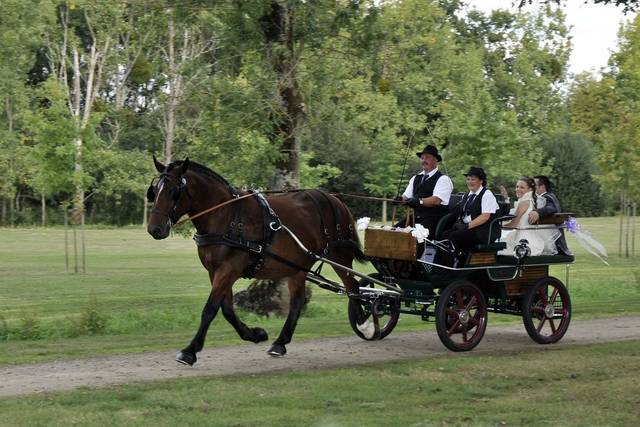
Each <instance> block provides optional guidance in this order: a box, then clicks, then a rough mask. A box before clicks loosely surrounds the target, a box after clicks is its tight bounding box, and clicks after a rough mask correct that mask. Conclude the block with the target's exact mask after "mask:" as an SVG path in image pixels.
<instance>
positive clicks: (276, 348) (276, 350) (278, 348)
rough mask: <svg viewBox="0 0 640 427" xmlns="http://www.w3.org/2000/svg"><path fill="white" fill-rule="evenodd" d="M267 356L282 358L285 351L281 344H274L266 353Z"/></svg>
mask: <svg viewBox="0 0 640 427" xmlns="http://www.w3.org/2000/svg"><path fill="white" fill-rule="evenodd" d="M267 354H269V356H273V357H282V356H284V355H285V354H287V349H286V348H285V347H284V346H283V345H282V344H274V345H272V346H271V348H270V349H269V351H267Z"/></svg>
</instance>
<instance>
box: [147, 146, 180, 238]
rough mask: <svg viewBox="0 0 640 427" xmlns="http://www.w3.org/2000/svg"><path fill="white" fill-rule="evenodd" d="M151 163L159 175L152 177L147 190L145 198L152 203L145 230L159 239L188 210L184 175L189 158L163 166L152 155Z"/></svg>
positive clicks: (165, 235)
mask: <svg viewBox="0 0 640 427" xmlns="http://www.w3.org/2000/svg"><path fill="white" fill-rule="evenodd" d="M153 163H154V164H155V167H156V169H157V170H158V173H159V174H160V175H159V176H158V177H156V178H154V180H153V181H152V182H151V185H149V189H148V190H147V200H149V202H150V203H152V207H151V215H150V216H149V225H148V226H147V232H148V233H149V234H151V236H153V238H154V239H157V240H160V239H164V238H166V237H167V236H169V232H170V231H171V226H172V225H173V224H175V223H176V222H177V221H178V219H180V217H181V216H182V215H184V214H185V213H187V211H188V210H189V207H190V202H189V197H188V191H187V180H186V178H185V176H184V175H185V173H186V172H187V169H189V158H188V157H187V158H186V159H185V160H184V161H182V162H174V163H171V164H169V165H167V166H165V165H163V164H162V163H160V162H159V161H158V160H157V159H156V157H155V156H154V157H153Z"/></svg>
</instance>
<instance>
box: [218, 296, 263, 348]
mask: <svg viewBox="0 0 640 427" xmlns="http://www.w3.org/2000/svg"><path fill="white" fill-rule="evenodd" d="M222 314H223V315H224V318H225V319H227V322H229V323H230V324H231V326H233V328H234V329H235V330H236V332H238V335H239V336H240V338H242V339H243V340H245V341H251V342H254V343H256V344H257V343H259V342H262V341H266V340H268V339H269V335H267V331H265V330H264V329H262V328H250V327H248V326H247V325H246V324H244V323H243V322H242V321H241V320H240V319H239V318H238V316H237V315H236V312H235V310H234V309H233V292H232V291H231V288H229V291H228V292H227V294H226V295H225V296H224V298H223V300H222Z"/></svg>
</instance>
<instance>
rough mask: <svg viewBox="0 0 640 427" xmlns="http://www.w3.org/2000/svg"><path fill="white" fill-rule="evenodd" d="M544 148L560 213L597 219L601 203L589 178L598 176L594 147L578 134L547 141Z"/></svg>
mask: <svg viewBox="0 0 640 427" xmlns="http://www.w3.org/2000/svg"><path fill="white" fill-rule="evenodd" d="M543 147H544V151H545V156H546V158H547V160H549V161H551V162H552V165H551V172H550V174H549V177H550V178H551V181H552V182H553V183H554V186H555V187H554V189H553V191H554V192H555V193H556V194H557V195H558V198H559V199H560V203H561V204H562V209H563V211H566V212H575V213H577V214H578V215H579V216H599V215H600V214H601V213H602V211H603V208H604V200H603V197H602V195H601V193H600V185H599V184H598V183H597V182H595V181H594V180H593V178H592V176H594V175H597V173H598V170H597V167H596V164H595V159H594V155H593V144H592V143H591V142H590V141H589V140H588V139H586V138H584V137H583V136H581V135H578V134H557V135H554V136H553V137H550V138H549V139H547V140H546V141H545V142H544V145H543Z"/></svg>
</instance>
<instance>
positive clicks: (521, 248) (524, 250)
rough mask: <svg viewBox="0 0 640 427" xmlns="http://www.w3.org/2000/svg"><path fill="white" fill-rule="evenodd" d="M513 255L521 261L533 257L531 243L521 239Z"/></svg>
mask: <svg viewBox="0 0 640 427" xmlns="http://www.w3.org/2000/svg"><path fill="white" fill-rule="evenodd" d="M513 255H514V256H515V257H516V258H517V259H519V260H521V259H523V258H525V257H528V256H529V255H531V249H530V248H529V241H528V240H527V239H520V241H519V242H518V244H517V245H516V247H515V248H513Z"/></svg>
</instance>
